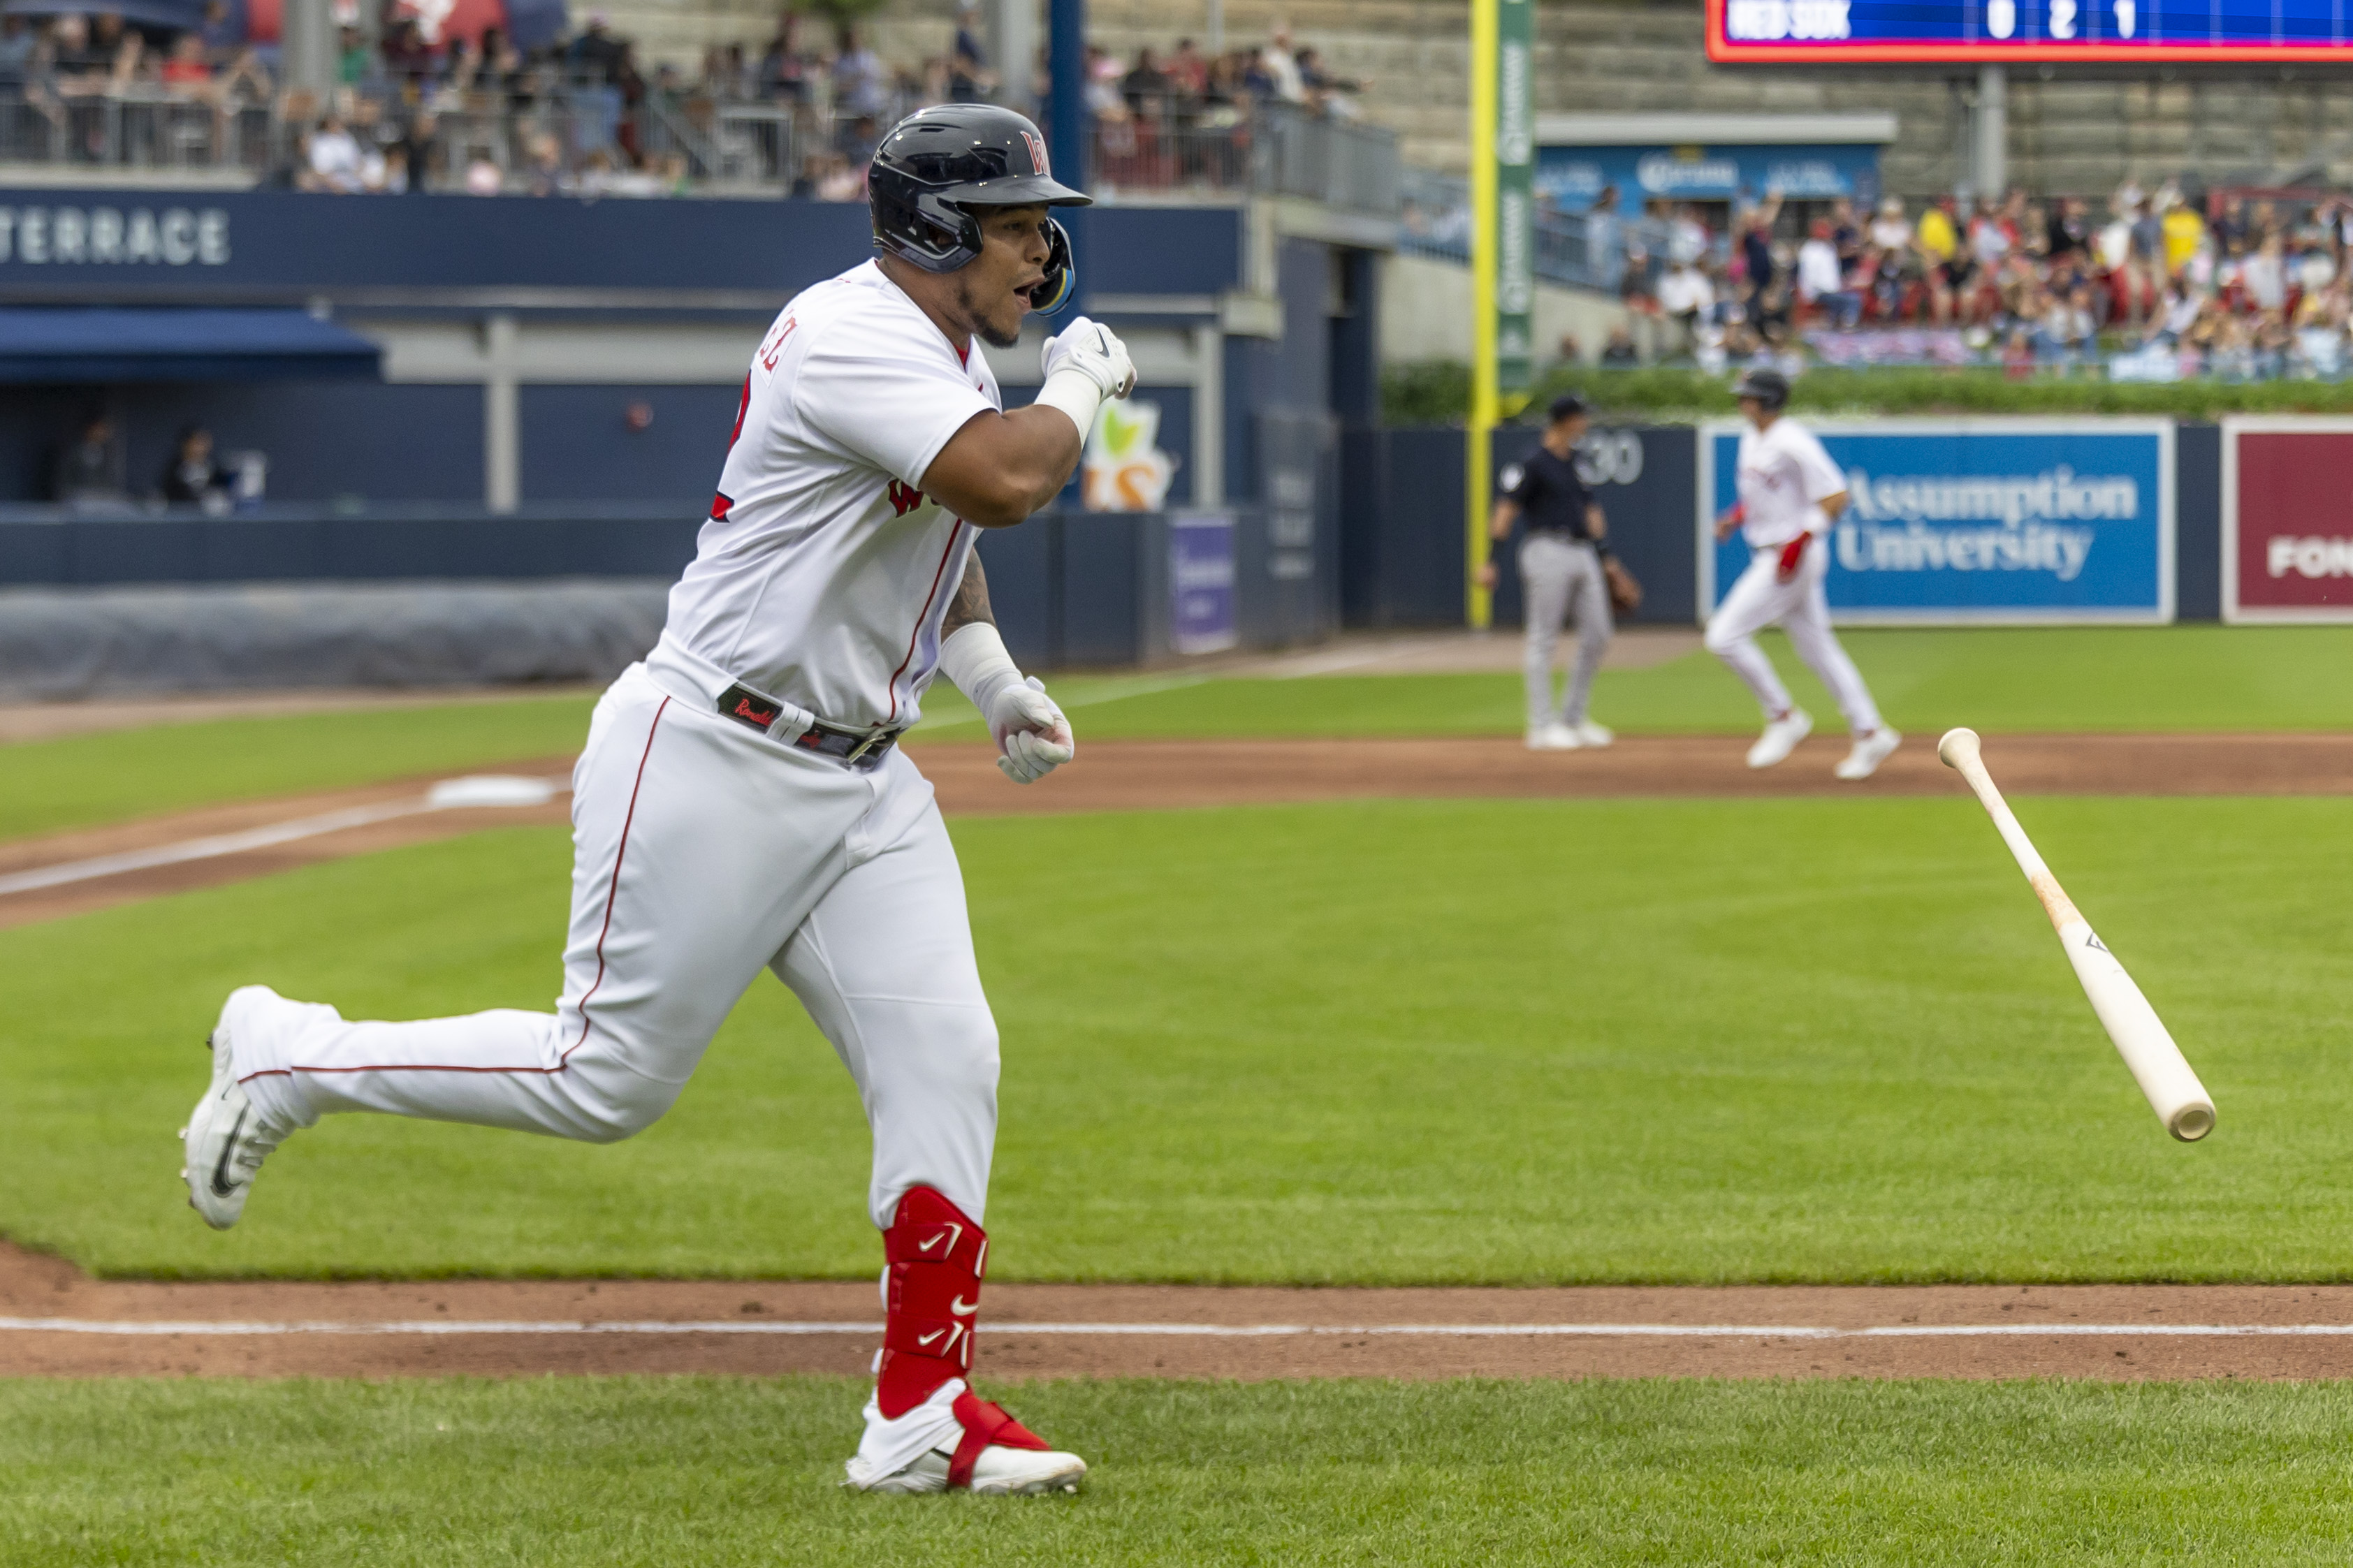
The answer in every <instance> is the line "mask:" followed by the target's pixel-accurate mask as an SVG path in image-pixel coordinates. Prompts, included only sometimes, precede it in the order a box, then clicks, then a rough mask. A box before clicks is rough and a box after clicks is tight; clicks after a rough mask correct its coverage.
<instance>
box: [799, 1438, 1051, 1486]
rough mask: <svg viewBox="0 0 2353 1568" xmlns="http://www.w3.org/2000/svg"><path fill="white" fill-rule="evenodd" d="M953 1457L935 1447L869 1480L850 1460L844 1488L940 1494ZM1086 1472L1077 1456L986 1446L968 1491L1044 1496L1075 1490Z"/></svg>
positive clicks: (856, 1462)
mask: <svg viewBox="0 0 2353 1568" xmlns="http://www.w3.org/2000/svg"><path fill="white" fill-rule="evenodd" d="M951 1458H953V1456H952V1455H951V1453H950V1452H949V1450H947V1449H945V1448H934V1449H932V1450H931V1451H930V1452H928V1453H924V1454H918V1455H917V1456H915V1458H914V1462H913V1463H912V1464H910V1465H907V1466H906V1467H905V1468H902V1469H899V1470H897V1471H894V1472H893V1473H892V1474H890V1475H887V1476H881V1477H879V1478H876V1479H871V1480H869V1479H863V1478H861V1477H860V1474H859V1470H860V1462H859V1461H858V1460H856V1459H852V1460H850V1461H849V1481H848V1482H847V1483H846V1484H847V1485H849V1486H853V1487H856V1488H857V1489H859V1490H860V1491H869V1492H885V1493H890V1494H892V1495H895V1496H900V1497H917V1496H921V1495H923V1494H925V1493H928V1492H944V1491H945V1490H947V1489H948V1462H949V1460H950V1459H951ZM1086 1473H1087V1462H1086V1461H1085V1460H1084V1459H1082V1458H1079V1457H1078V1456H1077V1455H1076V1454H1064V1453H1059V1452H1055V1451H1053V1450H1050V1449H1048V1450H1039V1449H1036V1448H1008V1447H1005V1446H1004V1445H1003V1444H1001V1443H991V1444H990V1445H989V1446H988V1447H986V1448H983V1449H982V1450H981V1451H980V1457H979V1458H976V1459H975V1460H974V1461H973V1463H972V1482H971V1487H972V1491H973V1494H974V1495H975V1496H976V1497H1045V1496H1048V1495H1049V1494H1050V1493H1054V1492H1074V1491H1077V1490H1078V1489H1079V1482H1080V1481H1082V1480H1083V1479H1085V1478H1086Z"/></svg>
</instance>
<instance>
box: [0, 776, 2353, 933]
mask: <svg viewBox="0 0 2353 1568" xmlns="http://www.w3.org/2000/svg"><path fill="white" fill-rule="evenodd" d="M1745 751H1746V747H1745V745H1744V744H1743V743H1742V742H1740V741H1739V740H1738V739H1736V738H1728V737H1725V736H1715V735H1711V736H1637V737H1628V738H1626V739H1623V740H1620V742H1618V743H1617V744H1616V745H1614V746H1611V747H1609V748H1608V749H1607V750H1603V751H1588V752H1529V751H1527V750H1526V749H1525V748H1524V747H1523V746H1522V745H1521V744H1520V743H1519V742H1517V741H1515V740H1511V739H1507V738H1499V737H1473V738H1467V739H1428V740H1225V741H1096V742H1084V743H1082V751H1081V760H1080V763H1078V764H1077V765H1074V766H1072V767H1071V768H1070V769H1069V770H1068V771H1067V772H1062V773H1055V774H1053V775H1051V776H1050V777H1049V778H1047V779H1045V780H1042V781H1041V782H1039V784H1033V785H1030V786H1029V787H1028V788H1026V789H1025V788H1022V787H1020V786H1018V785H1015V784H1008V782H1006V780H1005V779H1004V778H1002V777H1001V776H999V774H998V773H997V769H996V766H995V763H994V753H993V752H990V751H989V750H988V748H987V747H985V746H979V745H972V744H961V745H959V744H938V743H931V744H923V745H920V746H915V747H911V748H910V753H911V754H912V755H913V756H914V758H915V759H916V762H917V763H918V765H919V766H921V767H922V768H923V772H924V773H925V774H926V775H927V776H929V777H930V779H931V781H932V783H933V784H934V787H935V788H936V789H937V791H938V792H939V799H940V805H941V807H942V809H944V811H946V812H947V813H948V814H949V815H950V816H1016V815H1019V816H1029V815H1050V814H1054V813H1060V812H1082V811H1160V810H1173V809H1183V808H1187V807H1204V806H1220V805H1281V804H1303V803H1308V802H1314V801H1333V800H1369V799H1398V798H1439V799H1443V798H1458V799H1476V798H1514V799H1562V800H1571V799H1587V800H1595V799H1613V798H1618V799H1623V798H1672V797H1684V798H1777V797H1795V796H1843V797H1852V798H1861V797H1865V796H1871V795H1955V796H1957V797H1966V795H1967V793H1968V792H1967V790H1966V788H1965V786H1964V785H1963V784H1961V782H1960V780H1959V778H1958V777H1957V775H1956V774H1954V773H1952V772H1951V771H1950V770H1948V769H1947V768H1946V767H1944V766H1943V765H1942V764H1941V763H1938V762H1937V761H1936V749H1935V737H1933V736H1914V737H1911V738H1910V739H1909V740H1908V741H1907V742H1906V743H1905V747H1904V749H1903V750H1902V751H1900V752H1897V753H1896V754H1895V755H1894V757H1893V758H1891V759H1889V761H1888V763H1886V765H1885V766H1884V767H1883V768H1882V769H1881V770H1880V772H1879V773H1878V775H1877V776H1876V777H1874V778H1872V779H1870V780H1868V781H1866V782H1864V783H1862V784H1845V783H1841V782H1840V781H1839V780H1837V779H1835V778H1833V777H1832V776H1831V764H1832V763H1835V762H1837V760H1838V759H1839V758H1840V757H1841V756H1842V755H1843V754H1844V752H1845V742H1844V741H1843V740H1842V739H1840V738H1835V737H1828V736H1817V737H1815V738H1814V739H1812V740H1810V741H1809V742H1806V743H1805V744H1804V745H1802V746H1800V747H1799V749H1798V751H1797V753H1796V754H1795V755H1794V756H1792V757H1791V758H1790V759H1789V760H1788V762H1786V763H1782V764H1781V765H1780V766H1779V767H1777V768H1771V769H1767V770H1765V771H1762V772H1758V771H1756V770H1752V769H1750V768H1748V767H1747V766H1746V765H1745V763H1744V762H1743V760H1742V759H1743V754H1744V752H1745ZM1986 761H1987V765H1988V766H1989V767H1990V768H1991V769H1992V770H1993V772H1994V775H1995V777H1996V779H1997V781H1998V782H1999V783H2000V784H2001V785H2002V787H2003V789H2004V790H2005V792H2007V793H2009V794H2011V795H2035V794H2063V795H2342V794H2348V793H2353V734H2346V733H2312V734H2260V735H2209V734H2200V735H2026V736H2019V737H2016V738H2003V737H2000V736H1995V737H1990V738H1989V739H1988V741H1987V742H1986ZM570 770H571V759H570V758H568V757H536V758H525V759H521V760H518V761H515V762H512V763H503V764H501V765H499V766H498V767H495V768H487V769H482V770H479V771H480V772H486V773H522V774H529V775H533V776H538V777H545V778H553V779H559V780H560V779H562V778H563V777H565V775H567V774H568V773H570ZM432 782H433V780H432V779H430V778H411V779H398V780H393V781H390V782H387V783H385V784H371V785H367V786H365V787H363V788H358V789H347V790H337V791H333V792H332V793H327V794H319V795H299V796H284V797H280V798H277V799H271V800H260V801H243V802H238V803H236V804H232V805H216V806H206V807H204V808H202V809H199V810H195V811H186V812H178V813H174V814H173V815H171V816H154V817H148V818H144V819H142V820H140V821H136V822H129V823H122V824H119V825H116V826H108V827H99V828H88V829H82V830H79V831H76V832H71V833H61V834H52V835H47V836H44V837H37V838H21V839H16V840H14V841H11V842H7V843H0V878H5V877H7V876H10V875H14V874H16V873H20V872H26V871H33V870H37V869H40V868H48V867H59V866H64V865H67V864H69V863H71V862H76V861H81V860H89V859H94V858H99V857H103V856H113V855H121V854H127V853H133V852H137V851H142V850H153V849H158V848H161V847H166V846H173V845H181V844H185V843H188V842H190V841H193V840H196V839H201V838H206V837H213V836H216V835H225V834H233V833H239V832H245V831H248V830H251V829H254V828H258V827H263V826H270V825H274V824H280V823H286V822H290V821H295V820H298V819H301V818H306V817H311V816H324V815H327V814H329V813H332V812H338V811H343V810H347V809H350V808H353V807H355V806H364V805H383V804H385V803H390V802H396V801H400V800H404V799H411V798H421V797H422V795H423V794H424V791H425V789H426V787H427V785H428V784H431V783H432ZM568 813H569V804H568V802H567V800H566V799H565V797H563V796H561V795H559V796H558V797H557V798H556V799H555V800H554V801H553V802H551V803H550V804H548V805H543V806H535V807H523V808H470V809H460V810H446V811H431V812H427V811H419V812H417V813H415V814H413V815H409V816H396V817H393V818H390V819H388V820H385V821H380V822H374V823H370V824H368V825H366V826H359V827H352V828H345V829H342V830H339V831H336V832H332V833H322V834H317V835H314V836H311V837H301V838H296V839H292V840H290V841H287V842H284V843H280V844H274V845H271V846H269V847H263V848H257V849H249V850H244V851H241V852H238V853H235V854H229V855H219V856H212V857H208V858H201V859H190V860H184V861H181V862H179V863H177V864H174V865H167V866H160V867H153V868H144V869H139V870H132V871H124V872H119V873H116V874H113V875H109V876H102V877H92V878H89V879H79V880H75V881H70V882H67V883H63V884H61V885H58V886H55V887H47V888H40V889H32V890H29V891H25V892H17V893H0V926H11V925H24V924H28V923H30V922H32V921H45V920H55V919H58V918H59V917H61V916H65V915H70V914H78V913H80V912H82V911H84V910H95V909H104V908H107V907H109V906H111V905H115V904H121V903H130V902H134V901H136V900H141V899H150V898H154V897H157V896H159V895H162V894H164V893H172V892H179V891H183V890H185V889H193V888H205V887H215V886H218V885H220V884H223V883H227V882H236V881H243V880H245V879H248V878H253V877H260V876H267V875H269V873H271V872H274V871H281V870H285V869H288V868H291V867H295V866H301V865H309V864H312V863H315V862H318V861H322V860H333V859H340V858H343V857H345V856H349V855H359V854H365V853H369V852H372V851H375V850H379V849H389V848H394V847H398V846H401V845H406V844H422V843H428V842H431V841H433V840H436V839H441V838H451V837H459V836H460V835H463V834H467V833H474V832H480V831H481V830H483V829H485V828H490V827H499V826H525V825H530V824H544V823H561V822H564V821H566V820H568Z"/></svg>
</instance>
